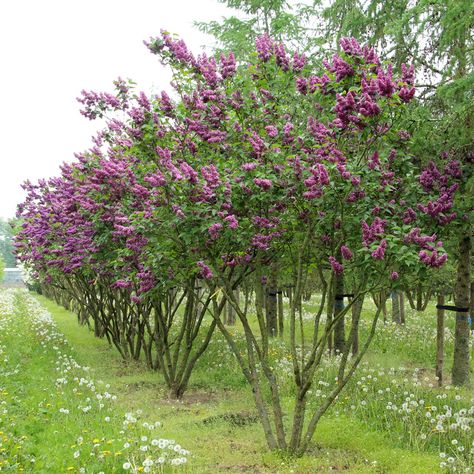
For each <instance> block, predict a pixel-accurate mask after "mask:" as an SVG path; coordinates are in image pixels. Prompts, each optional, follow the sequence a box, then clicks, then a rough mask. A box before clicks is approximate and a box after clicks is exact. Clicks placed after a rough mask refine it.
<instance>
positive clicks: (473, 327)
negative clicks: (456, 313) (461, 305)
mask: <svg viewBox="0 0 474 474" xmlns="http://www.w3.org/2000/svg"><path fill="white" fill-rule="evenodd" d="M469 314H470V317H471V331H474V280H472V281H471V311H470V312H469Z"/></svg>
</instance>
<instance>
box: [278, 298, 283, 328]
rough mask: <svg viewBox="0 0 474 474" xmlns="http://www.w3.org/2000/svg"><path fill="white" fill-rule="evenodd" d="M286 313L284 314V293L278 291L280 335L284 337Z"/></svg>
mask: <svg viewBox="0 0 474 474" xmlns="http://www.w3.org/2000/svg"><path fill="white" fill-rule="evenodd" d="M283 329H284V313H283V291H281V290H279V291H278V335H279V336H280V337H283Z"/></svg>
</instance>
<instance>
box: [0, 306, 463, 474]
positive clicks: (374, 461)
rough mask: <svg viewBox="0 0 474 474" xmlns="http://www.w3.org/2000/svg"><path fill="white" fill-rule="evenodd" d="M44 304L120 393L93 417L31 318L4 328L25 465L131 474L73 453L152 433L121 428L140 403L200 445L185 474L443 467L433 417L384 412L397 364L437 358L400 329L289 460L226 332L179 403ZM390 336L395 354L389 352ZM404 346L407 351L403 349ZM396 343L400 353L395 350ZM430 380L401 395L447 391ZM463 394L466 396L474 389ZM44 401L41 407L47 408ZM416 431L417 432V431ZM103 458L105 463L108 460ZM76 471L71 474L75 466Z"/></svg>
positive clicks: (147, 414)
mask: <svg viewBox="0 0 474 474" xmlns="http://www.w3.org/2000/svg"><path fill="white" fill-rule="evenodd" d="M37 299H38V300H39V301H40V302H41V304H42V305H43V306H44V307H45V308H46V309H47V310H48V311H49V312H50V313H51V314H52V316H53V318H54V321H55V323H56V325H57V328H58V330H59V331H60V332H61V333H62V334H64V336H65V338H66V339H67V340H68V341H69V345H70V346H71V348H68V349H67V350H64V352H65V353H66V352H68V353H70V354H72V356H73V357H74V359H75V360H76V361H77V362H78V363H79V365H81V366H88V367H90V368H91V370H90V378H91V379H93V380H95V381H97V386H98V387H102V388H101V389H100V390H101V391H102V392H103V391H104V388H103V387H104V386H105V385H110V388H108V389H107V390H108V391H109V392H110V393H112V394H116V395H117V396H118V399H117V401H116V402H115V403H114V404H113V406H111V407H107V408H106V412H100V411H97V410H95V409H92V410H91V411H90V412H88V413H86V414H83V413H77V410H75V411H74V409H75V405H77V403H76V402H75V397H76V396H77V395H75V394H73V393H72V392H71V389H72V387H68V386H63V387H61V389H60V390H59V391H58V390H57V389H56V387H55V385H54V381H55V380H56V378H57V377H58V375H57V373H56V371H55V367H54V358H55V355H54V353H52V352H51V351H49V352H48V351H47V352H46V353H45V352H44V350H43V348H42V347H41V346H38V344H36V345H35V340H34V336H33V335H32V333H31V330H29V329H28V324H27V322H28V321H27V319H26V318H18V319H19V321H21V324H20V325H17V327H16V330H15V331H14V332H10V333H9V334H8V335H4V334H0V345H4V346H5V347H6V352H8V354H9V356H10V362H9V365H12V361H14V362H15V363H16V364H20V366H21V373H19V374H16V375H14V376H10V377H8V378H7V380H8V381H7V383H6V384H5V383H4V382H3V381H2V380H1V379H0V393H1V387H3V386H4V385H8V391H9V393H12V391H16V392H17V393H18V400H17V402H16V403H14V402H13V399H12V398H9V397H10V395H8V396H7V398H8V402H9V403H10V402H11V403H12V406H13V408H12V409H11V410H10V414H9V415H8V416H7V419H8V421H10V423H11V421H12V418H11V417H14V418H13V422H14V423H15V426H14V429H13V431H15V434H16V436H17V438H19V437H21V436H27V440H25V441H24V445H23V447H22V448H21V449H22V450H23V451H25V452H26V451H28V452H31V453H32V456H34V457H35V459H36V463H35V464H34V466H35V467H34V468H32V467H31V466H32V463H29V464H28V459H27V458H28V456H25V457H24V462H23V465H24V466H25V470H26V472H45V473H46V472H71V471H72V472H80V471H79V467H80V466H81V465H82V466H85V467H86V471H85V472H94V473H97V472H99V471H100V470H101V469H102V470H103V472H105V473H108V472H122V468H121V466H122V464H123V462H124V461H126V460H127V459H128V458H126V457H124V456H125V455H119V456H118V457H117V459H116V460H113V459H111V458H110V455H109V456H108V457H107V456H106V459H105V460H104V459H102V460H99V459H97V458H90V459H87V461H85V462H84V461H83V464H81V463H79V462H78V460H77V459H74V457H73V453H74V452H75V451H76V450H78V449H79V447H78V446H77V438H78V436H82V437H83V438H84V444H87V443H89V444H90V443H91V440H92V439H93V438H97V439H100V446H99V447H98V448H96V450H98V449H100V450H103V448H104V446H105V447H106V445H105V443H106V442H107V441H110V440H114V441H113V443H112V444H111V446H112V448H111V449H110V450H111V451H112V453H115V452H117V451H118V450H119V449H120V443H122V444H123V440H124V439H125V438H128V439H135V438H137V436H138V437H139V436H140V435H141V431H143V430H142V429H141V428H140V427H139V426H134V427H132V428H131V429H130V430H129V431H128V432H127V433H125V434H120V430H121V429H122V424H121V423H122V420H123V415H124V413H126V412H134V413H136V411H137V410H141V411H142V412H143V413H142V414H141V416H140V419H141V420H148V421H155V420H159V421H160V422H161V424H162V425H161V427H160V428H159V430H158V434H156V436H159V437H160V438H166V439H173V440H176V442H177V443H179V444H180V445H182V446H183V447H184V448H186V449H187V450H189V451H191V455H189V456H188V463H187V464H185V465H184V467H179V468H177V470H179V471H180V472H190V473H217V472H228V473H239V472H248V473H254V472H255V473H278V472H279V473H291V472H293V473H313V472H321V473H326V472H347V473H372V472H373V473H401V474H402V473H425V472H426V473H434V472H440V471H441V470H440V468H439V462H440V459H439V455H438V451H439V449H441V448H440V446H438V445H437V444H436V443H438V442H439V443H441V441H440V440H441V438H440V437H439V436H438V435H436V436H435V435H430V437H429V438H428V439H427V440H426V441H424V442H420V441H419V439H418V438H417V436H419V435H420V433H424V432H425V431H426V430H425V425H424V424H423V422H422V423H420V422H419V420H418V418H416V419H415V418H413V420H411V419H409V420H408V421H407V420H402V417H401V416H399V415H396V414H394V416H392V415H391V414H390V413H388V412H387V411H386V409H385V405H386V403H387V402H386V399H385V398H386V397H385V395H383V396H381V395H377V390H381V387H389V386H390V379H391V378H393V377H395V375H393V374H394V373H392V372H390V371H389V369H390V368H395V369H396V370H400V373H398V372H397V373H396V377H405V372H403V371H402V370H401V369H399V367H400V366H401V365H409V364H411V365H413V366H423V365H420V362H419V358H422V359H423V360H424V361H425V362H428V360H429V358H428V357H427V356H426V354H421V355H417V354H418V352H417V349H416V347H415V346H416V344H415V343H414V342H412V341H411V339H410V338H408V337H405V336H403V335H401V336H400V340H399V341H398V344H395V343H394V342H393V341H390V340H389V334H387V335H385V334H381V336H380V337H381V338H382V340H381V341H379V342H378V346H377V345H375V346H374V350H373V351H372V352H371V353H369V354H368V356H367V364H366V365H365V366H364V367H363V368H361V371H360V374H358V376H357V377H356V379H355V380H354V383H353V384H352V385H350V386H349V387H348V389H347V391H346V392H345V394H344V396H343V397H342V399H341V401H340V402H339V403H338V404H337V405H336V406H335V407H334V408H333V409H331V410H330V412H328V415H327V416H326V417H325V418H324V419H323V420H322V421H321V423H320V424H319V426H318V428H317V430H316V433H315V436H314V443H313V445H312V447H311V449H310V451H309V452H308V453H307V454H306V455H305V456H303V457H301V458H297V459H294V458H292V459H290V458H288V457H285V456H284V455H282V454H279V453H272V452H269V451H268V450H267V448H266V445H265V442H264V436H263V432H262V429H261V428H260V424H259V423H258V422H256V419H255V409H254V405H253V401H252V396H251V392H250V390H249V389H248V388H247V386H246V384H245V381H244V379H243V377H242V376H241V374H240V372H239V370H238V368H237V366H236V364H235V361H233V358H232V356H231V355H230V353H229V351H228V350H227V347H226V345H225V343H224V342H223V341H222V338H221V337H219V336H218V337H216V338H215V341H214V342H213V343H212V344H211V347H210V350H209V352H208V353H206V354H205V355H204V357H203V358H202V360H201V361H200V363H199V364H198V365H197V367H196V371H195V373H194V375H193V378H192V380H191V384H190V388H189V390H188V392H187V393H186V395H185V397H184V399H183V401H181V402H177V401H174V400H170V399H169V398H168V395H167V393H168V392H167V389H166V387H165V385H164V383H163V380H162V377H161V375H160V374H159V373H154V372H150V371H148V370H146V369H145V368H144V366H143V365H141V364H140V363H125V362H123V361H122V360H121V358H120V356H119V355H118V354H117V353H116V351H115V350H114V349H113V348H111V347H109V346H108V344H107V342H106V341H105V340H100V339H97V338H95V337H94V335H93V333H92V332H90V331H89V330H88V329H87V327H81V326H79V325H78V323H77V318H76V316H75V315H74V314H72V313H70V312H68V311H66V310H64V309H63V308H61V307H58V306H57V305H56V304H54V303H53V302H51V301H49V300H47V299H45V298H43V297H37ZM17 304H19V309H17V311H20V312H22V313H24V312H25V311H27V309H26V308H25V306H24V305H22V303H21V302H20V303H17ZM0 319H1V313H0ZM382 332H383V331H382ZM416 334H421V333H416ZM19 339H20V340H21V341H22V343H19ZM383 339H385V340H386V344H388V345H389V349H390V350H388V351H387V350H385V351H381V350H380V347H382V346H383V344H384V341H383ZM423 343H424V342H423ZM399 344H402V346H403V344H405V346H404V347H401V348H400V347H398V346H399ZM430 344H431V342H430ZM392 346H393V347H396V349H397V350H392V349H391V348H392ZM412 347H413V348H414V350H415V355H414V357H413V358H411V357H410V354H411V353H410V350H412V349H411V348H412ZM424 367H425V368H426V365H425V366H424ZM374 370H375V371H376V370H378V371H385V372H386V373H384V375H382V376H380V377H379V380H377V381H376V382H368V380H367V379H365V380H362V377H366V376H367V374H371V373H373V371H374ZM330 373H331V370H330V368H329V369H328V370H327V373H325V374H324V373H322V374H320V376H321V377H323V376H326V377H327V376H330ZM361 380H362V384H359V385H358V384H357V381H359V382H360V381H361ZM400 380H402V379H400ZM99 381H101V382H99ZM426 385H427V384H421V386H420V387H416V386H415V387H413V386H412V385H411V381H410V382H407V383H406V384H405V385H404V384H403V383H402V382H400V383H399V385H398V388H399V390H400V394H398V393H397V394H394V395H393V396H394V397H395V398H396V397H397V396H398V395H400V398H403V397H404V395H403V391H404V390H408V391H409V392H410V393H411V392H416V393H415V395H416V399H419V398H420V397H423V398H425V399H426V400H432V401H430V402H429V403H433V404H434V403H435V401H436V397H437V396H438V395H440V394H441V393H442V392H440V391H439V390H438V389H434V388H430V387H428V386H426ZM366 386H367V387H368V392H367V393H364V392H363V391H362V388H361V387H366ZM416 390H418V391H416ZM282 392H283V397H284V410H289V409H291V403H292V398H291V392H288V393H285V389H284V388H282ZM443 393H445V392H443ZM455 393H456V394H458V392H455ZM455 393H454V392H453V393H452V395H451V393H450V392H449V391H448V395H447V396H449V398H448V401H449V403H451V404H452V405H453V406H456V407H457V408H458V409H459V408H460V407H462V406H464V405H463V403H464V398H463V400H461V401H460V402H455V401H454V399H453V397H454V395H455ZM459 393H461V395H462V396H463V397H465V396H468V395H466V394H464V393H462V392H459ZM415 395H414V396H415ZM83 396H84V397H85V396H86V394H84V395H83ZM384 397H385V398H384ZM429 397H431V398H429ZM47 400H48V401H47ZM58 400H59V401H58ZM365 400H367V401H368V404H367V405H366V406H363V405H362V403H361V402H362V401H365ZM0 402H1V398H0ZM46 403H51V404H52V405H53V406H54V408H55V409H54V410H53V409H51V408H50V407H48V408H47V409H45V408H44V407H45V405H46ZM314 403H317V399H315V400H313V401H311V402H310V406H312V404H314ZM443 403H445V402H443ZM456 403H458V405H456ZM353 404H356V405H357V408H356V409H353V408H351V405H353ZM39 405H42V408H41V409H39V408H38V407H39ZM60 405H61V406H62V405H64V406H66V405H67V406H70V407H71V413H72V412H73V411H74V414H73V416H70V417H66V418H67V420H66V419H65V417H64V416H59V414H58V412H57V410H58V409H59V407H60ZM43 411H44V412H45V413H43ZM0 413H1V412H0ZM107 414H108V415H109V416H110V417H111V421H110V422H109V423H104V415H107ZM61 415H62V414H61ZM9 417H10V418H9ZM1 418H2V417H1V416H0V419H1ZM4 421H5V420H4ZM422 421H423V420H422ZM137 425H138V424H137ZM0 430H2V428H1V421H0ZM408 430H411V431H413V432H414V433H415V435H414V436H411V435H409V433H408ZM4 431H5V430H4ZM10 431H12V428H10ZM132 432H133V433H132ZM0 440H1V436H0ZM118 440H121V441H120V442H119V441H118ZM443 440H444V438H443ZM444 442H445V441H443V443H444ZM137 448H138V445H137ZM443 449H444V448H443ZM10 451H11V450H10ZM82 451H83V449H82V447H81V456H80V457H79V460H81V459H83V458H82ZM11 452H12V451H11ZM118 452H120V451H118ZM1 459H2V458H1V454H0V461H1ZM104 462H105V463H107V464H104ZM103 465H105V466H106V468H104V467H101V466H103ZM68 467H69V468H70V471H67V469H68ZM168 469H170V468H168ZM15 472H16V471H15Z"/></svg>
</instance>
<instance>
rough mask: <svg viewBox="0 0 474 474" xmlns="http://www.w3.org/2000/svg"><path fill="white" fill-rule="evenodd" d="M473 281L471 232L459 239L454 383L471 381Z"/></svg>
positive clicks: (459, 383) (461, 383) (463, 383)
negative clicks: (471, 299) (470, 345)
mask: <svg viewBox="0 0 474 474" xmlns="http://www.w3.org/2000/svg"><path fill="white" fill-rule="evenodd" d="M470 283H471V236H470V233H465V234H464V235H461V238H460V241H459V260H458V271H457V277H456V290H455V299H454V302H455V304H456V306H457V308H458V310H457V312H456V326H455V333H454V360H453V370H452V381H453V384H454V385H467V384H469V382H470V378H471V372H470V354H469V334H470V333H469V330H470V326H469V321H468V318H469V297H470Z"/></svg>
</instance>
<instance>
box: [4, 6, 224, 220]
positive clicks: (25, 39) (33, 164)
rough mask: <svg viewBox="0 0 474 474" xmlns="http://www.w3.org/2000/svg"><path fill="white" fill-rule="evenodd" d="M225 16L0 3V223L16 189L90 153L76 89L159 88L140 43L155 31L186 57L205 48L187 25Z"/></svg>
mask: <svg viewBox="0 0 474 474" xmlns="http://www.w3.org/2000/svg"><path fill="white" fill-rule="evenodd" d="M230 12H231V11H230V10H228V9H226V8H225V7H224V6H223V5H221V4H219V3H218V2H217V0H133V1H132V0H128V1H126V0H0V91H1V94H2V98H1V99H0V100H1V102H0V104H1V108H0V139H1V147H0V160H1V161H0V217H12V216H14V214H15V211H16V205H17V203H19V202H21V201H22V200H23V196H24V194H23V191H22V190H21V188H20V184H21V183H22V182H23V181H24V180H26V179H30V180H32V181H36V180H38V179H39V178H47V177H50V176H54V175H57V174H58V172H59V165H60V164H61V163H62V162H63V161H71V160H73V159H74V156H73V153H74V152H79V151H83V150H85V149H86V148H89V147H90V146H91V140H90V137H91V136H92V135H93V134H94V132H95V131H96V130H97V129H98V128H99V125H100V124H99V122H94V121H92V122H91V121H89V120H88V119H86V118H84V117H83V116H82V115H81V114H80V113H79V108H80V104H79V103H78V102H77V101H76V97H78V96H79V95H80V91H81V90H82V89H86V90H96V91H112V89H113V85H112V81H113V80H114V79H116V78H117V77H118V76H121V77H123V78H124V79H125V78H131V79H133V80H134V81H135V82H137V83H138V85H137V90H144V91H145V92H149V91H150V90H151V89H154V90H155V91H156V90H161V89H168V90H169V86H168V79H169V76H167V74H166V73H165V71H164V69H163V67H162V66H161V65H160V64H159V62H158V59H157V57H156V56H154V55H152V54H151V53H149V52H148V50H147V48H146V47H145V46H144V45H143V42H142V41H143V40H144V39H148V38H149V37H150V36H157V35H159V32H160V29H162V28H164V29H167V30H169V31H172V32H174V33H178V34H179V35H180V36H181V37H182V38H183V39H184V40H185V41H186V43H187V44H188V46H189V47H190V48H191V49H192V50H193V51H197V50H198V49H199V47H200V46H201V45H204V44H207V45H210V44H212V43H213V41H212V38H211V37H205V36H204V35H202V34H201V33H199V32H198V31H197V30H196V29H195V28H194V27H193V26H192V23H193V21H195V20H197V21H209V20H211V19H212V20H214V19H220V18H221V17H223V16H227V15H229V13H230Z"/></svg>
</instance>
